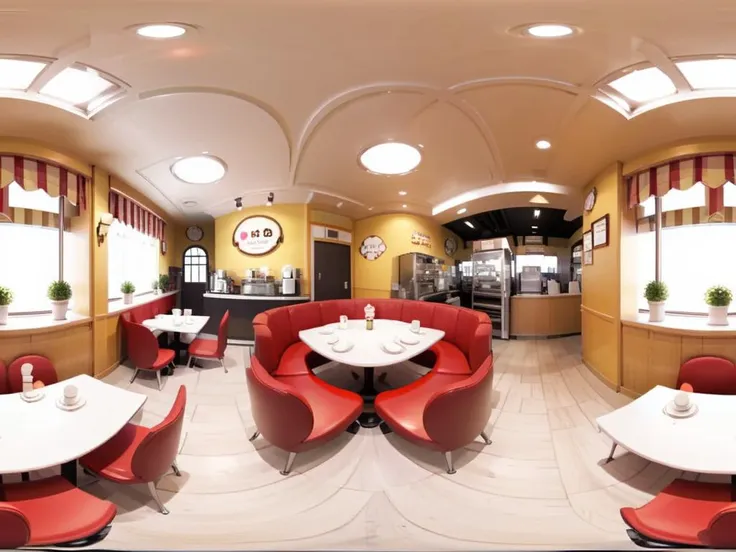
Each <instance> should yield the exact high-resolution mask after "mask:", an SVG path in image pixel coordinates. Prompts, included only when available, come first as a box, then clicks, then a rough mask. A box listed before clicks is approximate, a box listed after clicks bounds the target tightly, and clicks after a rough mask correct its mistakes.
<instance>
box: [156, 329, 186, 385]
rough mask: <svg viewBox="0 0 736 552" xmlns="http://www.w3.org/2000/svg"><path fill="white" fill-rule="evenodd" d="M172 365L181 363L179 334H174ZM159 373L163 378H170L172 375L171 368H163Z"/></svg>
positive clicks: (172, 370)
mask: <svg viewBox="0 0 736 552" xmlns="http://www.w3.org/2000/svg"><path fill="white" fill-rule="evenodd" d="M173 347H174V364H178V363H179V362H180V361H181V350H182V342H181V334H180V333H179V332H174V343H173ZM161 373H162V374H163V375H164V376H170V375H172V374H173V373H174V369H173V368H168V367H167V368H164V369H163V370H161Z"/></svg>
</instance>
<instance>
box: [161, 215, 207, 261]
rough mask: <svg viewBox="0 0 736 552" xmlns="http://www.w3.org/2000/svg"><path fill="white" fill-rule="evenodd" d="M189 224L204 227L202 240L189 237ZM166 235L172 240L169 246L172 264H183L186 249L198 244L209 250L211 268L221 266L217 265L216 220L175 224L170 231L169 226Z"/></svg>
mask: <svg viewBox="0 0 736 552" xmlns="http://www.w3.org/2000/svg"><path fill="white" fill-rule="evenodd" d="M189 226H199V227H200V228H201V229H202V231H203V232H204V236H203V237H202V239H201V240H200V241H198V242H193V241H191V240H189V239H187V234H186V231H187V228H188V227H189ZM166 236H167V239H169V240H170V242H169V248H170V250H171V251H172V257H171V263H172V266H182V265H183V258H184V251H185V250H186V249H188V248H189V247H191V246H193V245H196V246H199V247H202V248H203V249H204V250H205V251H207V255H209V263H210V270H215V269H217V268H220V267H219V266H217V261H216V257H215V221H214V220H212V221H210V222H197V223H195V224H182V225H175V226H174V228H172V231H171V232H169V229H168V228H167V229H166Z"/></svg>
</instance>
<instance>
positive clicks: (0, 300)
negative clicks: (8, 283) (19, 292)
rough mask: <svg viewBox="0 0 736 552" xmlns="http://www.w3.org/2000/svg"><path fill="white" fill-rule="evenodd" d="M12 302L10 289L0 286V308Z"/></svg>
mask: <svg viewBox="0 0 736 552" xmlns="http://www.w3.org/2000/svg"><path fill="white" fill-rule="evenodd" d="M12 302H13V292H12V291H10V288H6V287H3V286H0V307H4V306H6V305H9V304H10V303H12Z"/></svg>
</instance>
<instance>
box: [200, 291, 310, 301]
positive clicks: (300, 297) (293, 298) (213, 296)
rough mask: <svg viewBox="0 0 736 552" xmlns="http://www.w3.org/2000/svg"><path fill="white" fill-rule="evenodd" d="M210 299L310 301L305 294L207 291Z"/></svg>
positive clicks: (206, 295)
mask: <svg viewBox="0 0 736 552" xmlns="http://www.w3.org/2000/svg"><path fill="white" fill-rule="evenodd" d="M204 297H206V298H208V299H234V300H237V301H309V299H310V298H309V297H308V296H304V295H241V294H239V293H238V294H235V293H205V294H204Z"/></svg>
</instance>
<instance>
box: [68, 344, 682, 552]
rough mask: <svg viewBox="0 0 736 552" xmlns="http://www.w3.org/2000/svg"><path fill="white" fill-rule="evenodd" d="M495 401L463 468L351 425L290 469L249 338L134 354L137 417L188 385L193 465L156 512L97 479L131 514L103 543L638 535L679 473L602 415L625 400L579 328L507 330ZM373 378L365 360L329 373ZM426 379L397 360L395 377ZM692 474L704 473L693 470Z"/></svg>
mask: <svg viewBox="0 0 736 552" xmlns="http://www.w3.org/2000/svg"><path fill="white" fill-rule="evenodd" d="M494 350H495V358H496V361H495V385H494V387H495V389H494V392H493V393H494V402H495V403H496V407H495V409H494V412H493V416H492V418H491V421H490V423H489V427H488V433H489V435H490V436H491V438H492V439H493V444H492V445H490V446H488V447H484V446H483V444H482V442H481V440H480V439H478V441H477V442H475V443H473V444H471V445H469V446H468V447H466V449H464V450H462V451H458V452H457V453H456V457H457V459H456V467H457V470H458V471H457V474H456V475H453V476H450V475H447V474H446V473H445V472H444V461H443V458H442V456H441V455H440V454H438V453H432V452H430V451H425V450H423V449H420V448H417V447H415V446H413V445H410V444H408V443H406V442H404V441H402V440H401V439H400V438H398V437H397V436H395V435H383V434H382V433H381V432H380V430H379V429H377V428H376V429H374V430H366V429H361V431H360V432H359V433H358V434H357V435H350V434H347V433H346V434H344V435H342V436H341V437H340V438H338V439H337V440H336V441H334V442H333V443H331V444H329V445H327V446H325V447H322V448H320V449H318V450H315V451H312V452H309V453H305V454H301V455H299V456H297V459H296V462H295V465H294V471H293V473H292V474H291V475H289V476H288V477H283V476H281V475H280V474H279V469H280V468H281V467H282V465H283V462H284V459H285V453H284V452H283V451H281V450H278V449H276V448H274V447H272V446H270V445H269V444H268V443H266V442H265V441H264V440H263V439H262V438H259V439H257V440H256V441H255V442H253V443H251V442H249V441H248V439H247V437H248V435H249V434H250V433H252V432H253V430H254V425H253V421H252V418H251V414H250V409H249V399H248V393H247V389H246V381H245V374H244V367H245V366H246V364H247V362H248V354H247V350H246V349H244V348H240V347H232V346H231V347H230V348H229V349H228V352H227V365H228V369H229V373H228V374H225V372H224V371H223V370H222V368H219V367H215V368H207V369H188V368H183V367H180V368H178V369H177V370H176V374H175V375H174V376H172V377H169V378H166V381H165V387H164V389H163V391H161V392H159V391H158V390H157V389H156V384H155V379H153V378H150V377H146V376H145V375H144V376H143V377H139V379H138V380H136V382H135V383H133V384H132V385H130V384H129V383H128V380H129V378H130V375H131V371H130V369H129V368H127V367H124V366H122V367H120V368H119V369H118V370H116V371H115V372H114V373H113V374H111V375H110V376H109V377H108V378H107V381H108V382H109V383H112V384H115V385H120V386H121V387H125V388H129V389H131V390H135V391H138V392H142V393H145V394H146V395H148V397H149V399H148V401H147V402H146V405H145V407H144V410H143V412H141V413H140V414H139V415H138V416H137V418H136V420H135V421H136V422H137V423H142V424H144V425H152V424H155V423H156V422H158V421H159V420H161V419H162V417H163V416H164V415H165V414H166V412H167V411H168V409H169V408H170V406H171V404H172V402H173V399H174V395H175V393H176V391H177V389H178V386H179V385H186V386H187V391H188V393H189V394H188V404H187V411H186V420H185V425H184V435H183V436H182V446H181V453H180V454H179V458H178V463H179V467H180V468H181V471H182V477H180V478H179V477H175V476H174V475H173V473H172V474H169V475H167V476H166V477H164V478H163V479H162V480H161V481H160V482H159V484H158V488H159V489H160V493H161V496H162V498H163V500H164V501H165V503H166V505H167V507H168V508H169V510H170V511H171V514H170V515H168V516H163V515H161V514H159V513H158V511H157V510H156V509H155V505H154V504H153V501H152V500H151V499H150V498H149V495H148V494H147V491H146V489H145V487H132V488H131V487H123V486H119V485H114V484H110V483H106V482H95V481H94V480H91V479H90V478H88V477H86V476H82V477H81V479H80V484H81V485H82V486H83V487H84V488H85V490H87V491H89V492H91V493H93V494H95V495H97V496H100V497H104V498H108V499H110V500H112V501H113V502H114V503H116V504H117V505H118V516H117V518H116V519H115V521H114V524H113V529H112V531H111V532H110V534H109V536H108V537H107V538H106V539H105V540H104V541H102V542H101V543H99V544H98V545H97V546H98V547H100V548H127V549H137V550H144V549H145V550H155V549H179V550H185V549H350V550H365V549H404V550H411V549H432V550H450V549H452V550H458V549H474V550H476V549H489V548H496V549H509V548H524V547H527V548H537V549H539V548H552V549H554V548H565V549H573V548H635V546H634V545H632V544H631V543H630V541H629V540H628V538H627V537H626V534H625V531H624V525H623V522H622V521H621V518H620V516H619V508H621V507H622V506H627V505H632V506H637V505H640V504H643V503H644V502H646V501H647V500H648V499H649V498H650V497H651V496H652V494H654V493H656V492H657V491H658V490H659V489H661V488H662V487H664V486H665V485H666V484H667V483H668V482H669V481H670V480H672V479H673V478H674V477H676V476H678V475H680V474H679V473H678V472H676V471H674V470H669V469H667V468H664V467H662V466H658V465H655V464H651V463H649V462H646V461H644V460H642V459H641V458H638V457H636V456H634V455H632V454H628V453H626V452H625V451H623V450H621V449H619V450H618V451H617V455H616V459H615V460H614V461H613V462H611V463H610V464H607V465H603V460H604V459H605V458H606V456H607V455H608V451H609V448H610V442H609V441H608V440H607V438H605V437H604V436H603V435H601V434H600V433H598V432H597V431H596V429H595V426H594V420H595V417H596V416H598V415H600V414H601V413H604V412H608V411H610V410H611V409H612V408H615V406H617V405H621V404H622V401H624V402H625V401H626V399H624V398H622V397H621V396H619V395H615V394H614V393H612V392H611V391H610V390H608V389H607V388H605V387H604V386H603V385H602V384H600V382H599V381H598V380H597V379H596V378H595V377H594V376H592V375H591V374H589V373H588V372H587V370H586V368H585V367H583V366H582V365H581V363H580V341H579V339H578V338H566V339H559V340H549V341H511V342H501V341H496V342H494ZM320 376H321V377H324V378H325V379H327V380H328V381H331V382H333V383H336V384H339V385H346V386H351V387H359V386H360V382H358V381H355V380H354V379H353V378H352V377H351V376H350V369H349V368H348V367H345V366H340V365H330V366H328V367H327V368H326V369H324V370H323V371H322V372H321V373H320ZM416 377H417V370H416V368H415V367H413V366H412V365H408V364H407V365H401V366H397V367H392V368H391V369H390V372H389V377H388V383H390V384H392V385H399V384H401V383H402V382H407V381H409V380H411V379H413V378H416ZM690 477H692V476H690Z"/></svg>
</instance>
